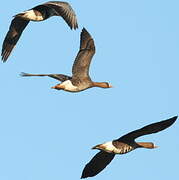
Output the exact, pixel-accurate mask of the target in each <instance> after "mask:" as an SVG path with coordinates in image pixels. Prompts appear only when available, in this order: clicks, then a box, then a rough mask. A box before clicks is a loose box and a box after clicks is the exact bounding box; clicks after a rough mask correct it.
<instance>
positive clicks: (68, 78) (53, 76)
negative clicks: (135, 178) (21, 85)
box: [20, 72, 71, 82]
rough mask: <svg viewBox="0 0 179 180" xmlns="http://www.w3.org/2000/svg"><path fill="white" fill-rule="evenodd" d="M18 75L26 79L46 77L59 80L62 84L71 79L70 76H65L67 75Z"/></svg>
mask: <svg viewBox="0 0 179 180" xmlns="http://www.w3.org/2000/svg"><path fill="white" fill-rule="evenodd" d="M20 75H21V76H23V77H27V76H48V77H51V78H54V79H57V80H59V81H61V82H64V81H66V80H70V79H71V77H70V76H67V75H64V74H29V73H24V72H22V73H21V74H20Z"/></svg>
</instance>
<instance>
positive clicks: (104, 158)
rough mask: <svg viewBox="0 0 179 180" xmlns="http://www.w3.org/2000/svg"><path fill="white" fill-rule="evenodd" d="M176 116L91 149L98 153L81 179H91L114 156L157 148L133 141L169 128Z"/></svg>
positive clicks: (149, 143) (150, 143)
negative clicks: (141, 149)
mask: <svg viewBox="0 0 179 180" xmlns="http://www.w3.org/2000/svg"><path fill="white" fill-rule="evenodd" d="M176 119H177V116H175V117H172V118H170V119H168V120H164V121H160V122H157V123H153V124H150V125H148V126H144V127H143V128H141V129H138V130H135V131H132V132H130V133H128V134H126V135H124V136H122V137H120V138H119V139H116V140H113V141H109V142H106V143H103V144H99V145H96V146H94V147H93V148H92V149H99V150H100V152H98V153H97V154H96V155H95V156H94V157H93V158H92V159H91V161H90V162H89V163H87V164H86V166H85V168H84V169H83V172H82V176H81V178H87V177H93V176H96V175H97V174H98V173H100V172H101V171H102V170H103V169H104V168H105V167H106V166H107V165H108V164H109V163H110V162H111V161H112V160H113V158H114V156H115V154H125V153H128V152H130V151H132V150H134V149H136V148H148V149H153V148H157V146H155V145H154V143H152V142H135V139H136V138H138V137H140V136H143V135H147V134H152V133H157V132H159V131H162V130H164V129H166V128H168V127H169V126H171V125H172V124H173V123H174V122H175V121H176Z"/></svg>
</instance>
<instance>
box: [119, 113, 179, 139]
mask: <svg viewBox="0 0 179 180" xmlns="http://www.w3.org/2000/svg"><path fill="white" fill-rule="evenodd" d="M176 119H177V116H174V117H172V118H170V119H167V120H164V121H160V122H157V123H153V124H150V125H147V126H144V127H143V128H141V129H138V130H135V131H132V132H130V133H128V134H126V135H124V136H122V137H120V138H119V139H117V140H118V141H125V140H127V141H129V140H134V139H135V138H138V137H140V136H143V135H147V134H152V133H157V132H159V131H162V130H164V129H166V128H168V127H169V126H171V125H172V124H173V123H174V122H175V121H176Z"/></svg>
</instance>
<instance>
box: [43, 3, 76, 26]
mask: <svg viewBox="0 0 179 180" xmlns="http://www.w3.org/2000/svg"><path fill="white" fill-rule="evenodd" d="M42 5H43V6H46V7H49V8H51V9H52V10H53V11H55V12H56V13H55V14H56V15H57V16H61V17H62V18H63V19H64V20H65V21H66V23H67V24H68V25H69V26H70V28H71V29H77V28H78V23H77V18H76V14H75V12H74V10H73V9H72V7H71V6H70V4H68V3H67V2H59V1H49V2H47V3H44V4H42Z"/></svg>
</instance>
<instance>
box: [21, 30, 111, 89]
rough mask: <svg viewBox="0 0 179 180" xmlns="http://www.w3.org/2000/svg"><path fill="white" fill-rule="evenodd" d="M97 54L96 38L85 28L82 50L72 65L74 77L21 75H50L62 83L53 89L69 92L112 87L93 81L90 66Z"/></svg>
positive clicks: (82, 35) (81, 41) (25, 75)
mask: <svg viewBox="0 0 179 180" xmlns="http://www.w3.org/2000/svg"><path fill="white" fill-rule="evenodd" d="M94 54H95V45H94V40H93V39H92V37H91V35H90V34H89V33H88V31H87V30H86V29H85V28H83V29H82V32H81V38H80V50H79V52H78V54H77V56H76V59H75V61H74V64H73V67H72V77H71V76H67V75H64V74H29V73H24V72H22V73H21V76H24V77H27V76H49V77H51V78H54V79H57V80H59V81H61V82H62V83H60V84H57V85H56V86H53V87H52V88H53V89H56V90H64V91H68V92H79V91H83V90H85V89H88V88H92V87H101V88H111V87H112V86H111V85H110V84H109V83H108V82H93V81H92V80H91V78H90V76H89V66H90V63H91V60H92V57H93V55H94Z"/></svg>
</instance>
